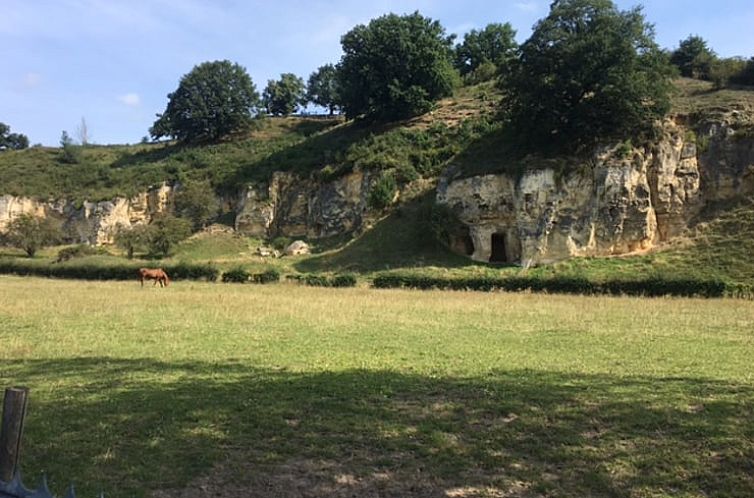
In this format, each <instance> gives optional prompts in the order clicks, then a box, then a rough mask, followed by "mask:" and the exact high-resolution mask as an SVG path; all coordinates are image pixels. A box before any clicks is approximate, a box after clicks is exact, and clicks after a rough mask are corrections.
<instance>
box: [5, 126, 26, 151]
mask: <svg viewBox="0 0 754 498" xmlns="http://www.w3.org/2000/svg"><path fill="white" fill-rule="evenodd" d="M27 147H29V138H28V137H27V136H26V135H22V134H21V133H11V132H10V126H8V125H7V124H5V123H0V151H3V150H21V149H26V148H27Z"/></svg>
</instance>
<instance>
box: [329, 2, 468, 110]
mask: <svg viewBox="0 0 754 498" xmlns="http://www.w3.org/2000/svg"><path fill="white" fill-rule="evenodd" d="M341 44H342V45H343V57H342V58H341V60H340V64H339V65H338V84H339V88H340V98H341V101H342V105H343V108H344V110H345V112H346V116H347V117H348V118H354V117H358V116H361V115H363V116H366V117H369V118H376V119H380V120H391V119H401V118H406V117H410V116H415V115H418V114H421V113H424V112H427V111H429V110H430V109H431V108H432V105H433V103H434V102H435V101H436V100H438V99H440V98H442V97H446V96H448V95H450V94H451V93H452V91H453V88H454V86H455V84H456V82H457V80H458V73H457V72H456V71H455V70H454V69H453V66H452V63H451V53H452V38H451V37H448V36H446V35H445V30H444V28H443V27H442V26H441V25H440V23H439V22H437V21H433V20H432V19H429V18H426V17H423V16H421V15H420V14H419V13H418V12H415V13H413V14H411V15H404V16H398V15H395V14H389V15H386V16H382V17H379V18H377V19H373V20H372V21H370V23H369V24H368V25H366V26H365V25H363V24H362V25H358V26H356V27H355V28H353V29H352V30H351V31H349V32H348V33H346V34H345V35H344V36H343V38H342V39H341Z"/></svg>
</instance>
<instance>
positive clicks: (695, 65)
mask: <svg viewBox="0 0 754 498" xmlns="http://www.w3.org/2000/svg"><path fill="white" fill-rule="evenodd" d="M715 59H717V56H716V55H715V52H713V51H712V50H711V49H710V48H709V47H708V46H707V42H706V41H705V40H704V39H703V38H702V37H701V36H697V35H691V36H689V37H688V38H686V39H685V40H681V42H680V43H679V44H678V48H677V49H676V50H675V51H673V53H672V55H671V56H670V62H671V63H672V64H673V65H674V66H676V67H677V68H678V69H679V70H680V72H681V76H685V77H687V78H698V79H705V80H706V79H709V78H710V68H711V65H712V63H713V62H714V61H715Z"/></svg>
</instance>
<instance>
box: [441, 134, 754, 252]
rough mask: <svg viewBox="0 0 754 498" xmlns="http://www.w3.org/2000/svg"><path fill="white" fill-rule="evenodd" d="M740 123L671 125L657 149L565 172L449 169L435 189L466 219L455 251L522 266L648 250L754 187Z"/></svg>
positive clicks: (615, 153) (613, 155) (602, 158)
mask: <svg viewBox="0 0 754 498" xmlns="http://www.w3.org/2000/svg"><path fill="white" fill-rule="evenodd" d="M732 126H733V125H731V124H730V123H725V122H722V123H720V122H719V123H709V124H706V125H704V126H703V127H702V133H703V134H702V135H701V136H702V138H701V139H698V138H696V136H695V135H694V134H692V133H689V132H688V131H687V130H684V129H683V128H682V127H680V126H678V125H676V124H675V123H673V122H670V121H668V122H667V123H665V126H664V134H663V136H662V138H661V139H660V140H659V141H658V142H657V143H655V144H654V145H653V146H651V147H646V148H641V149H637V148H633V149H629V150H626V148H625V147H623V146H619V147H614V148H611V149H605V150H603V151H601V152H600V153H598V154H596V155H595V156H594V157H593V158H592V160H591V161H588V162H587V163H588V164H583V165H580V167H577V168H573V169H572V172H571V173H570V174H568V175H567V176H565V177H559V175H558V174H557V172H556V171H555V170H553V169H550V168H544V169H540V170H531V171H527V172H525V173H524V174H523V175H522V176H521V177H520V178H516V177H513V176H511V175H507V174H495V175H485V176H476V177H470V178H458V177H456V176H455V173H454V171H453V169H452V168H451V169H449V171H448V172H446V174H445V175H444V176H443V177H442V178H441V179H440V182H439V184H438V189H437V201H438V203H440V204H445V205H447V206H448V207H450V208H451V209H452V211H453V212H454V213H455V214H456V215H457V217H458V218H459V221H460V222H461V228H460V230H458V232H457V233H455V234H454V235H453V236H452V240H450V245H451V248H453V249H454V250H455V251H457V252H460V253H464V254H466V255H468V256H470V257H471V258H472V259H474V260H477V261H491V262H500V263H518V264H522V265H524V266H528V265H531V264H538V263H548V262H553V261H557V260H562V259H566V258H569V257H574V256H592V255H612V254H625V253H629V252H633V251H640V250H644V249H649V248H651V247H652V246H654V245H655V244H657V243H660V242H663V241H666V240H668V239H670V238H672V237H675V236H677V235H679V234H681V233H682V232H683V230H684V229H686V228H687V227H688V225H689V222H690V221H691V220H692V219H693V218H694V217H695V216H696V215H697V214H698V213H699V211H700V210H701V209H702V208H703V207H704V206H705V204H706V203H707V202H710V201H715V200H723V199H729V198H733V197H735V196H740V195H745V194H747V193H751V192H752V191H754V181H752V180H754V149H753V147H754V140H737V141H734V140H732V138H731V137H732V136H734V135H735V132H733V133H732V132H731V129H732ZM697 141H703V142H704V143H705V145H706V146H707V148H706V150H705V151H704V152H702V153H699V150H698V149H699V148H698V147H697V145H696V142H697Z"/></svg>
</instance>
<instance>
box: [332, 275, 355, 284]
mask: <svg viewBox="0 0 754 498" xmlns="http://www.w3.org/2000/svg"><path fill="white" fill-rule="evenodd" d="M330 285H331V286H332V287H356V275H354V274H353V273H343V274H341V275H335V276H334V277H333V278H332V279H331V280H330Z"/></svg>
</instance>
